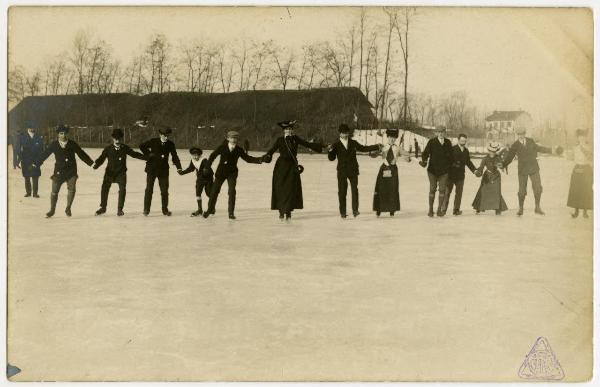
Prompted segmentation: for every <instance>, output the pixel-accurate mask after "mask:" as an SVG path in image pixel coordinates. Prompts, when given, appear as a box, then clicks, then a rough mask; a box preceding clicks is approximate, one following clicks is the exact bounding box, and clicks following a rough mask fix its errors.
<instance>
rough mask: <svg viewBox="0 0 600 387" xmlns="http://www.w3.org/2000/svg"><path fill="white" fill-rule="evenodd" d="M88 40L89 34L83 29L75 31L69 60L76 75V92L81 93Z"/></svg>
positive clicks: (84, 87)
mask: <svg viewBox="0 0 600 387" xmlns="http://www.w3.org/2000/svg"><path fill="white" fill-rule="evenodd" d="M90 40H91V38H90V34H89V33H88V32H85V31H83V30H79V31H77V33H76V34H75V38H74V39H73V47H72V52H71V56H70V60H71V63H72V64H73V67H74V69H75V73H76V76H77V93H78V94H83V92H84V91H85V89H86V84H85V80H86V64H87V62H88V54H89V45H90Z"/></svg>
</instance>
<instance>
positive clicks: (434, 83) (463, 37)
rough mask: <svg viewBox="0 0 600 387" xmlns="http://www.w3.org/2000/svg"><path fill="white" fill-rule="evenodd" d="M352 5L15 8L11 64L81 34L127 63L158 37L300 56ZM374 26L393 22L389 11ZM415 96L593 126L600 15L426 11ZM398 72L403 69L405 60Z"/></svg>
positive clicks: (334, 29)
mask: <svg viewBox="0 0 600 387" xmlns="http://www.w3.org/2000/svg"><path fill="white" fill-rule="evenodd" d="M359 14H360V9H359V8H350V7H222V8H218V7H12V8H10V10H9V65H17V64H18V65H21V66H23V67H25V68H26V69H28V70H35V69H36V68H41V67H42V65H43V63H44V62H45V61H47V60H48V59H49V58H51V57H53V56H56V55H58V54H60V53H61V52H65V51H66V50H68V48H69V47H70V45H71V42H72V40H73V37H74V35H75V33H76V32H77V31H78V30H80V29H87V30H90V31H92V32H93V33H94V34H95V35H96V36H98V37H100V38H102V39H104V40H105V41H107V42H108V43H109V44H110V45H111V46H112V47H113V50H114V54H115V56H116V57H117V58H120V59H122V60H123V61H124V62H127V61H128V60H129V59H130V57H131V56H132V53H133V52H135V51H137V50H139V49H140V47H142V46H143V45H144V44H146V42H147V41H148V39H149V37H150V36H151V35H152V34H154V33H163V34H165V35H166V36H167V38H168V39H169V40H170V41H172V42H179V41H182V40H192V39H199V40H210V41H212V42H220V41H226V42H233V41H236V40H240V39H254V40H257V41H261V40H269V39H273V40H274V41H275V42H276V43H277V44H279V45H282V46H287V47H290V48H293V49H297V50H300V47H301V46H302V44H304V43H309V42H312V41H315V40H332V41H333V40H335V39H336V38H337V37H338V36H339V35H340V34H341V33H343V32H344V31H346V30H347V29H348V28H349V27H350V26H351V25H352V24H353V23H357V22H358V15H359ZM368 18H369V21H368V23H369V24H370V25H371V26H374V25H376V24H385V14H384V13H383V11H382V9H381V8H370V9H369V11H368ZM409 44H410V46H409V49H410V51H409V55H410V56H409V58H410V59H409V61H410V62H409V66H410V67H409V92H411V93H423V94H426V95H433V96H436V95H443V94H445V93H451V92H454V91H466V92H467V93H468V95H469V97H470V100H471V102H472V103H473V104H475V105H476V106H478V107H480V108H481V109H483V110H485V111H489V112H491V111H493V110H519V109H523V110H527V111H528V112H530V113H531V114H532V116H533V117H534V119H536V120H538V121H539V120H542V119H546V118H551V119H553V120H555V121H556V120H565V121H567V122H569V127H571V128H572V129H574V128H576V127H587V128H591V126H592V116H593V113H592V111H593V17H592V12H591V10H588V9H584V8H560V9H559V8H536V9H534V8H519V9H517V8H464V7H457V8H448V7H438V8H433V7H423V8H418V9H417V13H416V16H415V18H414V22H413V23H412V25H411V31H410V37H409ZM395 58H396V62H395V63H393V64H392V69H393V70H394V69H398V70H399V69H400V68H401V66H402V65H401V55H400V54H399V53H398V54H397V55H396V56H395Z"/></svg>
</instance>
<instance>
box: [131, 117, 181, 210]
mask: <svg viewBox="0 0 600 387" xmlns="http://www.w3.org/2000/svg"><path fill="white" fill-rule="evenodd" d="M158 133H159V137H158V138H152V139H150V140H148V141H146V142H144V143H142V144H140V150H141V151H142V153H143V154H144V156H146V160H147V161H146V169H145V171H146V191H145V192H144V216H148V214H150V206H151V204H152V194H153V192H154V182H155V181H156V180H157V179H158V186H159V187H160V199H161V205H162V213H163V215H165V216H171V211H169V156H171V160H172V161H173V164H175V167H176V168H177V172H180V171H181V161H180V160H179V156H177V149H176V148H175V144H174V143H173V141H171V140H169V136H170V135H171V133H173V130H172V129H171V128H169V127H166V128H162V129H160V130H159V131H158Z"/></svg>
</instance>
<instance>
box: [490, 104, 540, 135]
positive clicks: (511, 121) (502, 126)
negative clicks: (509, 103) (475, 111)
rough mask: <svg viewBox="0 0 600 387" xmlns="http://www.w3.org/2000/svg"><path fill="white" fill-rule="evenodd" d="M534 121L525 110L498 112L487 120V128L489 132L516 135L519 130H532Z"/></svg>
mask: <svg viewBox="0 0 600 387" xmlns="http://www.w3.org/2000/svg"><path fill="white" fill-rule="evenodd" d="M532 125H533V120H532V119H531V116H530V115H529V113H527V112H526V111H524V110H517V111H497V110H494V113H492V114H491V115H489V116H487V117H486V118H485V128H486V130H487V131H488V132H495V133H498V134H500V133H514V132H515V130H516V129H517V128H525V129H527V130H529V129H531V127H532Z"/></svg>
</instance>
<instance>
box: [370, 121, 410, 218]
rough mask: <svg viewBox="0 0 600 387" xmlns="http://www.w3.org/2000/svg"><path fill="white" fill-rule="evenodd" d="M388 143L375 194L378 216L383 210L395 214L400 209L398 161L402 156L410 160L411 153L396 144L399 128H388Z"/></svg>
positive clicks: (374, 207)
mask: <svg viewBox="0 0 600 387" xmlns="http://www.w3.org/2000/svg"><path fill="white" fill-rule="evenodd" d="M385 133H386V136H387V142H388V143H387V144H386V145H385V146H384V147H383V148H382V150H381V157H382V158H383V163H382V164H381V167H379V173H378V174H377V180H376V181H375V193H374V194H373V211H375V214H376V215H377V216H379V215H381V213H382V212H389V213H390V216H394V213H395V212H396V211H400V190H399V180H398V165H397V162H398V160H399V158H400V157H401V156H405V160H406V161H407V162H410V154H409V153H407V152H404V150H403V149H402V147H401V146H398V145H396V140H397V139H398V130H387V131H386V132H385Z"/></svg>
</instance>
